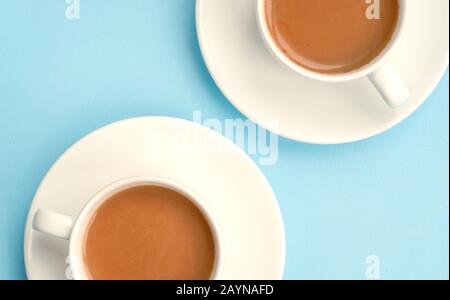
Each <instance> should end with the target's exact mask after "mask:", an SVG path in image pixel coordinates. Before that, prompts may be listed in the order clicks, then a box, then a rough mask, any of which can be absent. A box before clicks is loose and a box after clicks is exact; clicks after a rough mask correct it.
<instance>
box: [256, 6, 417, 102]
mask: <svg viewBox="0 0 450 300" xmlns="http://www.w3.org/2000/svg"><path fill="white" fill-rule="evenodd" d="M398 1H399V5H400V11H399V13H400V15H399V19H398V22H397V28H396V29H395V32H394V34H393V36H392V39H391V41H390V42H389V43H388V45H387V46H386V47H385V49H384V50H383V51H382V52H381V53H380V54H379V55H378V56H377V57H376V58H374V59H373V60H372V61H371V62H369V63H368V64H367V65H365V66H363V67H362V68H359V69H356V70H353V71H350V72H347V73H341V74H324V73H319V72H315V71H312V70H309V69H306V68H304V67H302V66H300V65H299V64H297V63H295V62H294V61H292V60H291V59H289V58H288V57H287V56H286V55H285V54H284V53H283V51H281V50H280V48H279V47H278V46H277V44H276V42H275V41H274V40H273V38H272V34H271V33H270V30H269V26H268V24H267V18H266V7H265V3H266V0H256V12H257V13H256V15H257V22H258V27H259V31H260V32H261V35H262V38H263V40H264V42H265V44H266V46H267V48H268V49H269V50H270V52H271V53H272V54H273V55H274V56H275V57H276V59H277V60H278V61H279V62H281V63H282V64H283V65H285V66H287V67H288V68H289V69H291V70H293V71H294V72H296V73H298V74H300V75H303V76H306V77H309V78H312V79H316V80H320V81H324V82H344V81H351V80H355V79H359V78H362V77H366V76H367V77H368V79H369V80H370V81H371V82H372V84H373V85H374V87H375V88H376V89H377V91H378V92H379V94H380V95H381V96H382V98H383V99H384V101H385V102H386V103H387V104H388V105H389V106H390V107H392V108H395V107H399V106H400V105H402V104H403V103H405V102H406V101H407V100H408V99H409V96H410V93H409V89H408V88H407V87H406V85H405V84H404V82H403V81H402V79H401V78H400V77H399V76H398V74H397V73H396V71H395V70H394V68H393V67H392V66H391V65H390V64H389V63H388V60H389V58H390V57H391V55H392V53H393V52H394V50H395V49H396V48H397V47H398V44H399V43H400V40H401V37H402V36H403V33H404V30H405V19H406V13H407V8H408V5H407V2H408V1H406V0H398Z"/></svg>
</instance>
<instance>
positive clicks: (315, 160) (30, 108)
mask: <svg viewBox="0 0 450 300" xmlns="http://www.w3.org/2000/svg"><path fill="white" fill-rule="evenodd" d="M224 1H225V0H224ZM194 4H195V3H194V0H132V1H130V0H128V1H123V0H96V1H87V0H81V20H79V21H68V20H66V19H65V8H66V4H65V0H47V1H41V0H21V1H14V0H2V1H1V2H0V278H1V279H22V278H25V271H24V264H23V250H22V245H23V231H24V224H25V218H26V215H27V210H28V207H29V205H30V203H31V200H32V198H33V194H34V192H35V191H36V188H37V187H38V185H39V183H40V181H41V180H42V178H43V176H44V175H45V173H46V172H47V170H48V169H49V168H50V166H51V165H52V164H53V162H54V161H55V160H56V159H57V158H58V157H59V155H61V154H62V153H63V151H64V150H65V149H67V148H68V147H69V146H70V145H71V144H73V143H74V142H76V141H77V140H78V139H80V138H81V137H83V136H84V135H85V134H87V133H89V132H90V131H92V130H94V129H96V128H98V127H101V126H103V125H106V124H108V123H111V122H114V121H117V120H121V119H124V118H129V117H134V116H141V115H169V116H176V117H181V118H186V119H192V111H193V110H201V111H202V114H203V117H208V118H209V117H213V118H218V119H225V118H243V116H242V115H240V114H239V112H238V111H237V110H236V109H235V108H234V107H233V106H232V105H231V104H230V103H229V102H228V101H227V100H226V99H225V98H224V97H223V96H222V94H221V93H220V92H219V90H218V89H217V88H216V86H215V84H214V83H213V81H212V79H211V77H210V76H209V74H208V72H207V70H206V68H205V65H204V62H203V60H202V57H201V55H200V51H199V48H198V44H197V39H196V34H195V19H194ZM443 38H445V37H443ZM448 82H449V78H448V73H447V74H446V75H445V77H444V79H443V80H442V82H441V84H440V85H439V87H438V88H437V89H436V91H435V92H434V93H433V95H432V96H431V97H430V98H429V100H428V101H427V102H426V103H425V104H424V105H423V106H422V107H421V108H420V109H419V110H418V111H417V112H416V113H414V115H412V116H411V117H410V118H409V119H407V120H406V121H405V122H403V123H402V124H400V125H399V126H397V127H396V128H394V129H392V130H390V131H388V132H387V133H384V134H382V135H380V136H377V137H375V138H372V139H370V140H367V141H363V142H358V143H353V144H350V145H339V146H315V145H306V144H301V143H297V142H293V141H289V140H286V139H280V153H279V162H278V164H277V165H275V166H271V167H262V170H263V172H264V173H265V175H266V176H267V177H268V179H269V181H270V182H271V184H272V185H273V188H274V190H275V193H276V194H277V196H278V200H279V202H280V206H281V208H282V211H283V214H284V220H285V226H286V233H287V262H286V269H285V278H287V279H321V278H327V279H335V278H339V279H345V278H355V279H363V278H365V268H366V264H365V258H366V256H368V255H370V254H375V255H378V256H379V257H380V259H381V277H382V278H384V279H448V277H449V205H448V203H449V202H448V198H449V185H448V180H449V169H448V164H449V160H448V157H449V140H448V135H449V131H448V129H449V101H448Z"/></svg>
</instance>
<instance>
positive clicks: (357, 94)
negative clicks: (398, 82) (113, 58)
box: [196, 0, 449, 144]
mask: <svg viewBox="0 0 450 300" xmlns="http://www.w3.org/2000/svg"><path fill="white" fill-rule="evenodd" d="M255 1H256V0H226V1H224V0H197V8H196V10H197V11H196V18H197V35H198V39H199V43H200V48H201V50H202V53H203V57H204V59H205V61H206V65H207V67H208V69H209V71H210V73H211V75H212V77H213V78H214V80H215V82H216V83H217V85H218V86H219V88H220V89H221V90H222V92H223V94H224V95H225V96H226V97H227V98H228V99H229V100H230V101H231V103H233V105H234V106H236V108H237V109H239V110H240V111H241V112H242V113H243V114H245V115H246V116H247V117H249V118H250V119H251V120H253V121H254V122H255V123H258V124H259V125H261V126H263V127H265V128H267V129H270V130H271V131H273V132H275V133H277V134H279V135H282V136H285V137H288V138H291V139H294V140H298V141H303V142H309V143H320V144H336V143H346V142H352V141H357V140H361V139H365V138H368V137H371V136H373V135H376V134H379V133H381V132H383V131H385V130H387V129H389V128H391V127H393V126H394V125H396V124H398V123H399V122H400V121H402V120H403V119H405V118H406V117H408V116H409V115H410V114H411V113H413V112H414V111H415V110H416V109H417V108H418V107H419V106H420V105H421V104H422V103H423V102H424V101H425V99H426V98H427V97H428V96H429V95H430V93H431V92H432V91H433V89H434V88H435V87H436V85H437V84H438V82H439V79H440V78H441V77H442V75H443V73H444V72H445V69H446V67H447V65H448V49H449V47H448V34H449V30H448V29H449V25H448V21H449V16H448V11H449V1H448V0H432V1H424V0H408V2H410V5H411V14H409V15H408V16H407V20H406V22H407V24H406V27H407V30H406V34H405V38H404V40H403V43H402V45H400V47H399V49H398V51H397V53H396V54H395V55H394V57H393V59H392V63H393V65H394V67H395V68H396V69H397V70H398V72H399V74H400V75H401V77H402V78H403V79H404V81H405V83H406V84H407V86H408V87H409V88H410V90H411V93H412V96H411V99H410V100H409V102H408V103H407V104H406V105H404V106H403V107H401V108H399V109H396V110H392V109H391V108H389V107H388V106H387V105H386V104H385V103H384V102H383V101H382V100H381V98H380V96H379V95H378V94H377V92H376V91H375V90H374V88H373V87H372V86H371V84H370V83H369V82H368V80H366V79H361V80H357V81H353V82H349V83H344V84H342V83H337V84H330V83H321V82H316V81H314V80H311V79H307V78H303V77H301V76H299V75H297V74H295V73H294V72H292V71H290V70H288V69H287V68H285V67H283V66H282V65H281V64H279V63H278V62H277V61H275V59H274V58H272V56H271V54H270V53H269V51H268V50H267V49H266V48H265V46H264V44H263V41H262V39H261V37H260V35H259V32H258V29H257V24H256V13H255V5H256V4H255Z"/></svg>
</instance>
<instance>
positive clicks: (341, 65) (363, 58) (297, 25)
mask: <svg viewBox="0 0 450 300" xmlns="http://www.w3.org/2000/svg"><path fill="white" fill-rule="evenodd" d="M379 3H380V5H379V8H380V10H379V12H380V14H379V18H378V19H377V18H375V19H370V18H369V17H368V16H371V17H373V16H376V15H374V14H373V12H374V11H373V10H372V8H374V6H371V4H367V3H366V1H365V0H267V2H266V16H267V21H268V24H269V30H270V31H271V34H272V37H273V39H274V40H275V42H276V43H277V45H278V47H279V48H280V49H281V50H282V51H283V52H284V53H285V54H286V55H287V57H289V58H290V59H291V60H292V61H294V62H295V63H297V64H299V65H301V66H303V67H305V68H307V69H310V70H313V71H316V72H320V73H346V72H349V71H352V70H356V69H359V68H361V67H363V66H364V65H366V64H368V63H369V62H371V61H372V60H373V59H374V58H375V57H377V56H378V55H379V54H380V53H381V52H382V51H383V49H384V48H385V47H386V46H387V44H388V43H389V42H390V40H391V38H392V35H393V33H394V32H395V28H396V26H397V21H398V15H399V4H398V1H397V0H380V2H379ZM372 5H373V3H372ZM375 5H376V4H375ZM375 8H376V7H375ZM367 12H369V14H367Z"/></svg>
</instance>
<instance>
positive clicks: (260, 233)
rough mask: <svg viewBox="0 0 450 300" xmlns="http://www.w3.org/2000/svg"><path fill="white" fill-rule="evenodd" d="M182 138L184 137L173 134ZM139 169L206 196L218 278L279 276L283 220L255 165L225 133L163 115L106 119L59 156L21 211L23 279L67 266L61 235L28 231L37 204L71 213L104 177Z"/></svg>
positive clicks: (50, 275)
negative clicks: (214, 228) (218, 248)
mask: <svg viewBox="0 0 450 300" xmlns="http://www.w3.org/2000/svg"><path fill="white" fill-rule="evenodd" d="M186 137H192V139H191V141H189V142H186V140H183V141H181V140H179V139H178V138H183V139H184V138H186ZM187 140H189V138H188V139H187ZM190 143H191V144H190ZM198 143H201V145H210V146H212V145H213V146H214V147H216V148H214V149H229V150H231V151H228V150H227V151H215V150H214V151H207V148H196V146H195V145H196V144H198ZM181 145H183V146H182V147H180V146H181ZM191 145H194V146H191ZM187 146H191V147H187ZM196 149H203V150H198V151H197V150H196ZM204 149H206V150H204ZM141 175H148V176H158V177H164V178H167V179H171V180H173V181H177V182H179V183H182V184H183V185H184V186H187V187H189V189H190V190H191V191H193V192H194V193H196V194H198V195H199V196H200V198H201V199H203V201H205V202H207V203H205V204H206V205H207V206H208V208H209V209H210V211H211V212H212V214H213V215H214V216H215V218H216V221H217V224H218V227H219V228H220V232H221V234H222V241H223V246H224V250H223V253H222V254H223V260H224V264H223V269H222V277H221V278H220V279H281V277H282V274H283V268H284V261H285V234H284V227H283V220H282V216H281V213H280V209H279V207H278V204H277V200H276V198H275V195H274V193H273V192H272V189H271V187H270V185H269V183H268V181H267V180H266V178H265V177H264V175H263V174H262V172H261V171H260V170H259V169H258V167H257V166H256V165H255V164H254V162H253V161H252V160H251V159H250V158H249V157H248V156H247V155H246V154H245V153H244V152H243V151H242V150H241V149H240V148H239V147H237V146H236V145H234V144H233V143H232V142H231V141H229V140H228V139H226V138H225V137H223V136H221V135H219V134H218V133H216V132H214V131H212V130H210V129H208V128H206V127H202V126H200V125H198V124H194V123H191V122H188V121H185V120H180V119H174V118H166V117H143V118H135V119H130V120H125V121H121V122H117V123H114V124H111V125H109V126H106V127H104V128H101V129H99V130H97V131H95V132H93V133H91V134H89V135H88V136H86V137H85V138H83V139H81V140H80V141H79V142H77V143H76V144H75V145H74V146H72V147H71V148H70V149H69V150H67V151H66V152H65V153H64V154H63V155H62V156H61V157H60V158H59V159H58V161H57V162H56V163H55V164H54V165H53V167H52V168H51V169H50V171H49V172H48V174H47V175H46V177H45V178H44V180H43V181H42V183H41V185H40V187H39V189H38V191H37V193H36V195H35V197H34V200H33V203H32V205H31V208H30V212H29V215H28V220H27V224H26V231H25V242H24V247H25V249H24V252H25V266H26V271H27V276H28V278H29V279H65V278H66V276H65V272H66V270H67V268H68V262H67V261H66V257H67V250H68V242H67V241H63V240H58V239H55V238H51V237H48V236H45V235H43V234H40V233H38V232H35V231H33V230H32V227H31V224H32V223H31V217H32V216H33V214H34V212H35V211H36V210H37V209H38V208H46V209H50V210H53V211H56V212H60V213H63V214H66V215H70V216H73V217H76V216H77V215H78V213H79V212H80V211H81V209H82V207H83V206H84V204H85V201H87V199H89V198H90V196H92V195H93V194H95V192H96V191H98V190H99V189H100V188H102V187H103V186H105V185H106V184H108V183H110V182H113V181H116V180H119V179H121V178H126V177H130V176H141Z"/></svg>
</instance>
